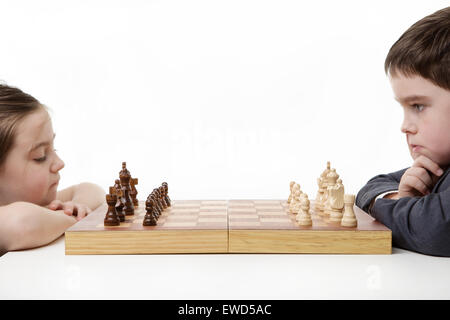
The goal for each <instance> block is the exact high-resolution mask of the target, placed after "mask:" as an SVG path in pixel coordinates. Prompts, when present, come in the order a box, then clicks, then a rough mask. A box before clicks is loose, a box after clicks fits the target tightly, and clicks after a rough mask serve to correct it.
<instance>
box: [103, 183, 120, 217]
mask: <svg viewBox="0 0 450 320" xmlns="http://www.w3.org/2000/svg"><path fill="white" fill-rule="evenodd" d="M110 191H111V188H110ZM106 203H107V204H108V211H107V212H106V215H105V219H104V225H105V226H118V225H120V220H119V217H118V216H117V212H116V203H117V195H116V194H114V193H112V194H107V195H106Z"/></svg>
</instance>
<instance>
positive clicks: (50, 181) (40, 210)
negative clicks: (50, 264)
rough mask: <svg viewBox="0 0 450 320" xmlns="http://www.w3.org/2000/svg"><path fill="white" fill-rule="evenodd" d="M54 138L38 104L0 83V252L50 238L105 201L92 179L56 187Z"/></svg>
mask: <svg viewBox="0 0 450 320" xmlns="http://www.w3.org/2000/svg"><path fill="white" fill-rule="evenodd" d="M54 138H55V134H54V132H53V128H52V122H51V119H50V116H49V114H48V112H47V109H46V107H45V106H44V105H42V104H41V103H40V102H39V101H38V100H36V99H35V98H33V97H32V96H30V95H29V94H26V93H24V92H23V91H21V90H20V89H17V88H14V87H10V86H7V85H0V221H1V223H0V255H2V254H3V253H5V252H7V251H11V250H19V249H27V248H33V247H38V246H42V245H45V244H48V243H50V242H52V241H53V240H55V239H57V238H58V237H60V236H61V235H62V234H63V233H64V231H65V230H66V229H67V228H68V227H70V226H71V225H73V224H74V223H75V222H76V221H77V220H80V219H82V218H83V217H85V216H86V215H87V214H89V213H90V212H91V211H92V210H95V209H96V208H97V207H99V206H100V205H101V204H102V203H103V202H104V201H105V192H104V191H103V190H102V189H101V188H100V187H99V186H97V185H95V184H92V183H81V184H78V185H74V186H72V187H69V188H67V189H64V190H61V191H57V188H58V182H59V179H60V176H59V171H60V170H61V169H62V168H64V162H63V161H62V160H61V159H60V158H59V157H58V155H57V154H56V153H55V150H54V147H53V140H54Z"/></svg>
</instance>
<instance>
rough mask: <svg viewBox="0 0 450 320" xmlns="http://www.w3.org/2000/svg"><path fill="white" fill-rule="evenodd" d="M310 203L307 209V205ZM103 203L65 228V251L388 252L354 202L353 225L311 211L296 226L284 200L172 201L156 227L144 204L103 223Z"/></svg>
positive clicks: (385, 237)
mask: <svg viewBox="0 0 450 320" xmlns="http://www.w3.org/2000/svg"><path fill="white" fill-rule="evenodd" d="M313 207H314V205H313V202H311V208H313ZM106 211H107V206H106V204H105V205H104V206H102V207H100V208H98V209H97V210H95V211H94V212H92V213H90V214H89V215H88V216H87V217H86V218H84V219H82V220H80V221H79V222H77V223H76V224H75V225H73V226H72V227H70V228H69V229H68V230H67V231H66V234H65V241H66V254H67V255H71V254H151V253H349V254H390V253H391V250H392V249H391V248H392V246H391V243H392V238H391V231H390V230H389V229H388V228H386V227H385V226H383V225H382V224H381V223H379V222H377V221H375V220H374V219H373V218H372V217H370V216H369V215H368V214H367V213H365V212H363V211H362V210H360V209H359V208H357V207H356V206H355V207H354V211H355V215H356V217H357V219H358V226H357V227H356V228H346V227H341V226H339V225H336V224H332V223H330V222H329V221H327V219H326V218H322V217H320V216H319V215H316V214H315V213H314V212H313V213H312V220H313V225H312V226H310V227H301V226H299V225H298V224H297V223H296V221H295V215H293V214H290V213H289V212H288V210H287V203H286V201H284V200H172V207H170V208H168V209H166V210H164V212H163V214H162V215H161V216H160V217H159V219H158V225H157V226H152V227H144V226H143V225H142V221H143V219H144V216H145V208H144V203H143V202H140V204H139V206H138V207H136V209H135V214H134V215H133V216H127V217H126V220H125V222H121V224H120V226H115V227H105V226H104V224H103V219H104V217H105V214H106Z"/></svg>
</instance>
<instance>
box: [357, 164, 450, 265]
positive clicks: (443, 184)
mask: <svg viewBox="0 0 450 320" xmlns="http://www.w3.org/2000/svg"><path fill="white" fill-rule="evenodd" d="M407 169H408V168H406V169H403V170H400V171H396V172H393V173H389V174H380V175H378V176H375V177H373V178H372V179H370V180H369V181H368V182H367V184H366V185H365V186H364V187H362V189H361V190H360V191H359V192H358V195H357V197H356V205H357V206H358V207H359V208H361V209H362V210H364V211H366V212H368V213H369V214H370V215H372V216H373V217H374V218H375V219H376V220H378V221H380V222H381V223H383V224H384V225H385V226H386V227H388V228H389V229H391V231H392V245H393V246H395V247H399V248H403V249H407V250H411V251H416V252H420V253H423V254H428V255H434V256H445V257H450V174H449V171H450V170H449V169H447V170H446V171H445V172H444V174H443V175H442V176H441V177H440V179H439V181H438V182H437V183H436V184H435V185H434V187H433V190H432V191H431V193H430V194H429V195H427V196H423V197H405V198H401V199H398V200H393V199H384V198H380V199H378V200H377V201H375V203H374V205H373V207H372V208H371V209H370V210H369V207H370V203H371V202H372V200H373V199H375V198H376V197H377V196H378V195H380V194H382V193H384V192H387V191H392V190H398V185H399V183H400V179H401V177H402V175H403V173H405V171H406V170H407Z"/></svg>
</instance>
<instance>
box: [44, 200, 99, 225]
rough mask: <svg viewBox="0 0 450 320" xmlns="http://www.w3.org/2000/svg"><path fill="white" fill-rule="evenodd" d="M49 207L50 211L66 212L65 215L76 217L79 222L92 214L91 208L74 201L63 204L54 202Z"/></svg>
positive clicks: (59, 201) (58, 201) (57, 201)
mask: <svg viewBox="0 0 450 320" xmlns="http://www.w3.org/2000/svg"><path fill="white" fill-rule="evenodd" d="M47 207H48V208H49V209H50V210H64V213H65V214H67V215H68V216H76V217H77V220H81V219H83V218H84V217H85V216H87V215H88V214H89V213H91V212H92V210H91V209H90V208H89V207H87V206H85V205H83V204H79V203H75V202H73V201H67V202H62V201H61V200H53V201H52V202H50V204H49V205H48V206H47Z"/></svg>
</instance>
